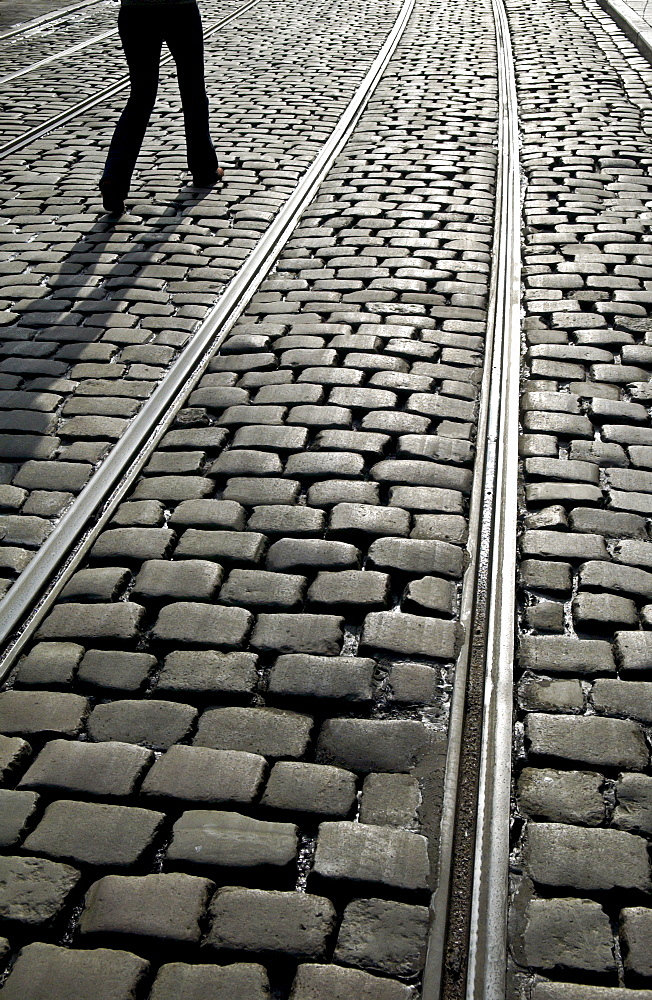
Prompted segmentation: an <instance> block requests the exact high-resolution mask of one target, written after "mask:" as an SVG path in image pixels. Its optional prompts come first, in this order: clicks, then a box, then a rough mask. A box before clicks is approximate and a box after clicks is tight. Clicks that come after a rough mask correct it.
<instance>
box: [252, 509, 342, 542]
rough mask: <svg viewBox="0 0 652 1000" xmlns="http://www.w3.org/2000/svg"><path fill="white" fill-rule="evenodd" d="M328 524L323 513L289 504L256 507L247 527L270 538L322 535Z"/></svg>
mask: <svg viewBox="0 0 652 1000" xmlns="http://www.w3.org/2000/svg"><path fill="white" fill-rule="evenodd" d="M325 524H326V516H325V514H324V512H323V511H321V510H315V509H313V508H311V507H293V506H290V505H287V504H276V505H273V506H267V505H262V506H260V507H254V509H253V511H252V512H251V517H250V518H249V524H248V525H247V527H248V528H249V530H250V531H261V532H263V534H265V535H268V536H272V537H273V536H275V535H280V536H282V537H287V536H288V535H299V536H310V535H321V534H322V532H323V530H324V527H325Z"/></svg>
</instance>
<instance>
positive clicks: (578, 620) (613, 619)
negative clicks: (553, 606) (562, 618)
mask: <svg viewBox="0 0 652 1000" xmlns="http://www.w3.org/2000/svg"><path fill="white" fill-rule="evenodd" d="M571 607H572V612H573V621H574V622H575V627H576V628H577V629H578V631H582V632H591V631H592V630H593V629H595V630H596V631H598V632H602V633H604V632H610V631H613V630H614V629H616V628H618V627H619V626H628V625H629V626H631V627H635V626H636V625H638V612H637V609H636V604H635V602H634V601H631V600H629V598H626V597H617V596H616V595H615V594H605V593H601V594H583V593H579V594H577V595H576V596H575V597H574V598H573V600H572V604H571Z"/></svg>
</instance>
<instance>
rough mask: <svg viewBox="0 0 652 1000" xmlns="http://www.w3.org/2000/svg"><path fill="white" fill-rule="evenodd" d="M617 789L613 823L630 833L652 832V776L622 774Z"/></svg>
mask: <svg viewBox="0 0 652 1000" xmlns="http://www.w3.org/2000/svg"><path fill="white" fill-rule="evenodd" d="M615 791H616V808H615V809H614V811H613V815H612V823H613V825H614V826H616V827H618V829H620V830H629V831H630V833H648V834H649V833H652V778H651V777H649V775H647V774H621V775H619V776H618V780H617V782H616V789H615Z"/></svg>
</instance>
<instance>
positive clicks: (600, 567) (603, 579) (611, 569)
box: [579, 562, 652, 600]
mask: <svg viewBox="0 0 652 1000" xmlns="http://www.w3.org/2000/svg"><path fill="white" fill-rule="evenodd" d="M579 579H580V587H581V588H584V589H586V590H592V589H596V590H615V591H616V592H617V593H625V594H634V595H635V596H637V597H642V598H647V599H648V600H650V599H652V573H646V571H645V570H642V569H638V568H637V567H634V566H620V565H613V564H610V563H605V562H586V563H583V565H582V566H580V573H579Z"/></svg>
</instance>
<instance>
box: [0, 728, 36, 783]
mask: <svg viewBox="0 0 652 1000" xmlns="http://www.w3.org/2000/svg"><path fill="white" fill-rule="evenodd" d="M31 752H32V748H31V747H30V745H29V743H27V742H26V741H25V740H21V739H19V738H18V737H16V736H14V737H11V736H0V788H3V787H4V786H5V785H7V784H9V783H10V782H11V780H12V776H13V775H14V773H15V772H16V771H18V770H20V768H21V767H24V766H25V764H27V762H28V760H29V758H30V756H31Z"/></svg>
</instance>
